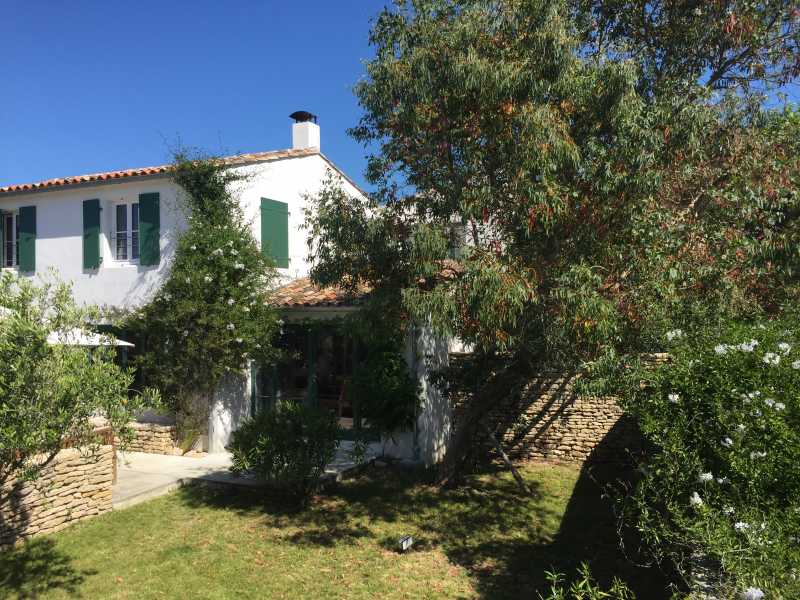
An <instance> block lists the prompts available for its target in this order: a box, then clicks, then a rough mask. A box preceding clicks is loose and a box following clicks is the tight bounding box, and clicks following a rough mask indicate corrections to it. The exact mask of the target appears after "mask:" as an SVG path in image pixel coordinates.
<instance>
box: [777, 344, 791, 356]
mask: <svg viewBox="0 0 800 600" xmlns="http://www.w3.org/2000/svg"><path fill="white" fill-rule="evenodd" d="M791 349H792V347H791V346H790V345H789V344H787V343H786V342H781V343H780V344H778V350H780V351H781V353H782V354H783V355H784V356H786V355H787V354H789V350H791Z"/></svg>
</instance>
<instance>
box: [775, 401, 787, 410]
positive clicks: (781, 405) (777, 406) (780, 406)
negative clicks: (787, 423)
mask: <svg viewBox="0 0 800 600" xmlns="http://www.w3.org/2000/svg"><path fill="white" fill-rule="evenodd" d="M784 408H786V405H785V404H784V403H783V402H776V403H775V410H783V409H784Z"/></svg>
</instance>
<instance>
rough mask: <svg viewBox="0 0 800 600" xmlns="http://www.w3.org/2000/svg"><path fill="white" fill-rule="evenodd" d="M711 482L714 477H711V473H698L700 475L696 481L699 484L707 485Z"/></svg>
mask: <svg viewBox="0 0 800 600" xmlns="http://www.w3.org/2000/svg"><path fill="white" fill-rule="evenodd" d="M713 480H714V475H712V474H711V473H700V475H699V476H698V477H697V481H699V482H700V483H708V482H709V481H713Z"/></svg>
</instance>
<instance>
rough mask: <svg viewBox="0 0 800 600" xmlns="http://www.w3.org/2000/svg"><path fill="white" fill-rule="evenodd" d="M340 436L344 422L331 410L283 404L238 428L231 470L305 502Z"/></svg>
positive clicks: (334, 450)
mask: <svg viewBox="0 0 800 600" xmlns="http://www.w3.org/2000/svg"><path fill="white" fill-rule="evenodd" d="M338 438H339V425H338V423H337V421H336V418H335V416H334V415H333V413H331V412H330V411H326V410H322V409H318V408H311V407H307V406H303V405H302V404H298V403H296V402H278V403H277V404H276V406H275V408H274V409H273V410H266V411H262V412H260V413H258V414H257V415H256V416H255V417H252V418H250V419H248V420H247V421H246V422H245V423H244V424H243V425H242V426H241V427H240V428H239V429H238V430H237V431H235V432H234V434H233V437H232V439H231V443H230V446H229V448H228V449H229V450H230V452H231V454H232V455H233V466H232V467H231V470H232V471H233V472H235V473H241V472H245V471H249V472H252V473H254V474H255V475H256V476H257V477H259V478H262V479H264V480H266V481H267V482H268V483H269V484H271V485H272V486H274V487H277V488H279V489H281V490H283V491H284V492H286V493H287V494H288V495H289V496H290V497H291V498H292V499H294V500H296V501H297V502H298V503H300V504H301V505H305V504H307V503H308V500H309V499H310V497H311V494H313V492H314V490H315V489H316V487H317V484H318V482H319V478H320V477H321V476H322V474H323V473H324V472H325V465H326V464H328V463H329V462H330V461H331V460H332V459H333V457H334V455H335V454H336V447H337V446H338V443H339V442H338Z"/></svg>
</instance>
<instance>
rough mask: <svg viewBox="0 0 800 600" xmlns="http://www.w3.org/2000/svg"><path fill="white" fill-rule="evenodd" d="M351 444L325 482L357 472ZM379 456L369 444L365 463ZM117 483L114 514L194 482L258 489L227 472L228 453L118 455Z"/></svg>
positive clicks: (252, 482)
mask: <svg viewBox="0 0 800 600" xmlns="http://www.w3.org/2000/svg"><path fill="white" fill-rule="evenodd" d="M352 447H353V443H352V442H346V441H345V442H342V443H341V445H340V446H339V448H338V450H337V451H336V456H335V457H334V459H333V461H332V462H331V463H330V464H329V465H328V466H327V467H326V468H325V475H324V476H323V479H324V480H327V481H331V480H340V479H341V478H342V477H343V476H344V475H346V474H347V473H349V472H351V471H353V470H355V469H358V468H359V466H360V465H357V464H355V463H354V462H353V459H352V458H351V457H350V455H349V451H350V450H351V449H352ZM379 454H380V445H379V444H371V445H370V446H369V448H368V450H367V454H366V461H367V462H369V461H371V460H374V459H375V457H376V456H378V455H379ZM118 458H119V460H118V467H117V468H118V470H117V483H116V485H115V486H114V490H113V505H114V509H115V510H119V509H122V508H127V507H129V506H134V505H136V504H139V503H140V502H145V501H146V500H150V499H151V498H156V497H158V496H163V495H164V494H168V493H169V492H172V491H174V490H176V489H178V488H179V487H181V486H184V485H187V484H189V483H195V482H205V483H211V484H217V485H230V486H240V487H259V486H260V485H261V483H260V482H259V481H257V480H256V479H253V478H248V477H239V476H236V475H234V474H233V473H231V472H230V470H229V468H230V466H231V456H230V454H228V453H223V454H206V455H205V456H201V457H186V456H166V455H163V454H145V453H143V452H125V453H123V452H120V453H119V454H118Z"/></svg>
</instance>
